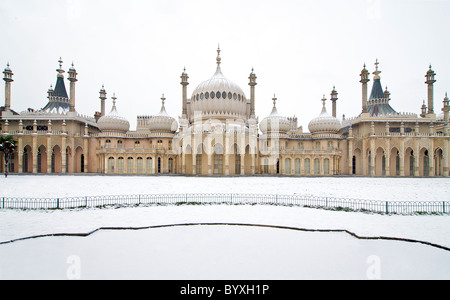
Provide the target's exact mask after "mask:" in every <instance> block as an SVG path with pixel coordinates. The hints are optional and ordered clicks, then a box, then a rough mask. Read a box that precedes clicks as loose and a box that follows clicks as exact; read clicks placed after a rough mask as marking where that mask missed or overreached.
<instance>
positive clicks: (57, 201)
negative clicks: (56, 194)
mask: <svg viewBox="0 0 450 300" xmlns="http://www.w3.org/2000/svg"><path fill="white" fill-rule="evenodd" d="M56 209H59V198H57V199H56Z"/></svg>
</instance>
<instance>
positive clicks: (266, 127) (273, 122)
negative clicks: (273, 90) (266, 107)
mask: <svg viewBox="0 0 450 300" xmlns="http://www.w3.org/2000/svg"><path fill="white" fill-rule="evenodd" d="M272 100H273V109H272V113H271V114H270V115H269V116H268V117H267V118H265V119H263V120H262V121H261V123H260V124H259V128H260V129H261V131H262V132H263V133H264V134H268V133H272V132H277V133H287V132H288V131H289V129H290V122H289V120H288V119H287V118H286V117H283V116H281V115H280V114H278V111H277V98H276V97H275V95H274V97H273V99H272Z"/></svg>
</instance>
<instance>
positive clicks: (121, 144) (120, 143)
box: [117, 140, 123, 149]
mask: <svg viewBox="0 0 450 300" xmlns="http://www.w3.org/2000/svg"><path fill="white" fill-rule="evenodd" d="M117 148H119V149H122V148H123V141H121V140H119V141H117Z"/></svg>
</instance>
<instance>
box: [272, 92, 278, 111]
mask: <svg viewBox="0 0 450 300" xmlns="http://www.w3.org/2000/svg"><path fill="white" fill-rule="evenodd" d="M277 100H278V99H277V95H276V94H273V98H272V101H273V107H274V108H276V107H277Z"/></svg>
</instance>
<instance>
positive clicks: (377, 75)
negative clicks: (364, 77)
mask: <svg viewBox="0 0 450 300" xmlns="http://www.w3.org/2000/svg"><path fill="white" fill-rule="evenodd" d="M379 65H380V63H379V62H378V58H377V60H376V62H375V72H373V75H375V77H374V79H380V74H381V71H380V70H378V66H379Z"/></svg>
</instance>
